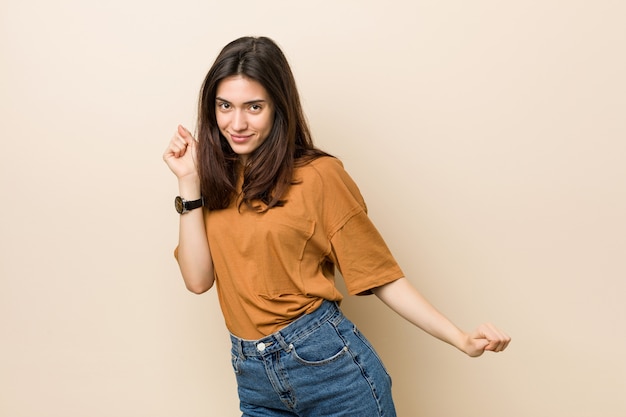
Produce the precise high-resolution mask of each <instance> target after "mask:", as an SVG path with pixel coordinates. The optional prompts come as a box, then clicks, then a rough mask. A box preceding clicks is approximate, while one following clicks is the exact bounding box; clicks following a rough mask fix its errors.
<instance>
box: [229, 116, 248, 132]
mask: <svg viewBox="0 0 626 417" xmlns="http://www.w3.org/2000/svg"><path fill="white" fill-rule="evenodd" d="M232 126H233V129H234V130H236V131H238V132H240V131H242V130H246V128H247V127H248V122H247V121H246V115H245V114H244V113H243V112H242V111H235V112H234V114H233V121H232Z"/></svg>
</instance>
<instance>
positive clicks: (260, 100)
mask: <svg viewBox="0 0 626 417" xmlns="http://www.w3.org/2000/svg"><path fill="white" fill-rule="evenodd" d="M215 101H223V102H224V103H228V104H233V103H231V102H230V101H228V100H226V99H224V98H222V97H215ZM266 102H267V100H265V99H262V98H257V99H254V100H249V101H246V102H244V103H243V104H257V103H266Z"/></svg>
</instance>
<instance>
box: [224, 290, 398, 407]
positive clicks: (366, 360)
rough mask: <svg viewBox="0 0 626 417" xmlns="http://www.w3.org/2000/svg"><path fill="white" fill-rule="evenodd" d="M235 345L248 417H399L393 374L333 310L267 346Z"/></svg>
mask: <svg viewBox="0 0 626 417" xmlns="http://www.w3.org/2000/svg"><path fill="white" fill-rule="evenodd" d="M231 340H232V364H233V369H234V371H235V375H236V377H237V386H238V393H239V400H240V407H241V411H242V412H243V417H272V416H298V417H321V416H324V417H340V416H343V417H381V416H385V417H395V416H396V412H395V408H394V405H393V399H392V398H391V378H390V377H389V374H388V373H387V371H386V370H385V368H384V366H383V364H382V362H381V361H380V358H379V357H378V355H377V354H376V352H375V351H374V349H373V348H372V346H371V345H370V343H369V342H368V341H367V339H366V338H365V337H364V336H363V335H362V334H361V333H360V332H359V330H358V329H357V328H356V326H355V325H354V324H353V323H352V322H350V321H349V320H348V319H347V318H346V317H345V316H344V315H343V313H342V312H341V310H340V309H339V307H338V306H337V304H336V303H333V302H329V301H325V302H324V303H323V304H322V306H321V307H319V308H318V309H317V310H316V311H314V312H313V313H311V314H306V315H304V316H302V317H300V318H298V319H297V320H296V321H294V322H293V323H291V324H290V325H288V326H287V327H285V328H284V329H282V330H280V331H278V332H276V333H274V334H272V335H269V336H267V337H264V338H262V339H259V340H255V341H252V340H243V339H240V338H238V337H235V336H232V335H231Z"/></svg>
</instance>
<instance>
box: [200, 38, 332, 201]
mask: <svg viewBox="0 0 626 417" xmlns="http://www.w3.org/2000/svg"><path fill="white" fill-rule="evenodd" d="M233 75H242V76H245V77H247V78H250V79H252V80H254V81H256V82H258V83H260V84H261V85H262V86H263V87H264V88H265V90H266V91H267V93H268V94H269V96H270V98H271V100H272V102H273V104H274V109H275V111H274V121H273V125H272V129H271V131H270V134H269V136H268V137H267V139H265V141H264V142H263V143H262V144H261V146H259V148H258V149H256V150H255V151H254V152H253V153H252V154H250V155H249V158H248V164H247V165H246V167H245V168H244V182H243V189H242V196H241V197H242V203H245V204H246V205H248V206H250V207H252V206H253V204H252V202H253V201H254V200H257V201H261V202H263V203H264V204H265V205H266V208H265V210H269V209H270V208H272V207H274V206H280V205H282V204H283V201H282V200H281V198H282V197H283V196H284V194H285V192H286V191H287V189H288V188H289V187H290V186H291V184H292V182H293V170H294V167H295V166H296V165H297V164H303V163H306V162H308V161H310V160H312V159H315V158H317V157H320V156H324V155H328V154H326V153H325V152H323V151H321V150H319V149H317V148H316V147H315V146H314V145H313V141H312V139H311V133H310V130H309V127H308V125H307V122H306V119H305V118H304V113H303V111H302V106H301V104H300V97H299V95H298V91H297V89H296V82H295V79H294V77H293V74H292V72H291V68H290V67H289V64H288V62H287V59H286V58H285V56H284V54H283V53H282V51H281V50H280V48H279V47H278V45H276V43H274V41H272V40H271V39H269V38H266V37H243V38H239V39H236V40H234V41H232V42H231V43H229V44H228V45H226V46H225V47H224V49H222V51H221V52H220V54H219V55H218V57H217V58H216V60H215V62H214V63H213V66H212V67H211V69H210V70H209V72H208V74H207V76H206V78H205V79H204V82H203V84H202V88H201V90H200V99H199V104H198V142H199V144H198V171H199V175H200V184H201V193H202V196H203V197H204V205H205V206H206V207H207V208H208V209H210V210H215V209H222V208H226V207H228V205H229V204H230V203H231V202H232V200H233V198H235V197H236V196H237V191H236V183H237V175H238V160H239V157H238V155H237V154H236V153H235V152H234V151H233V150H232V149H231V147H230V145H229V144H228V141H227V140H226V138H225V137H224V136H223V135H222V134H221V132H220V130H219V128H218V126H217V121H216V116H215V105H216V104H215V97H216V92H217V87H218V85H219V83H220V81H222V80H223V79H225V78H227V77H230V76H233Z"/></svg>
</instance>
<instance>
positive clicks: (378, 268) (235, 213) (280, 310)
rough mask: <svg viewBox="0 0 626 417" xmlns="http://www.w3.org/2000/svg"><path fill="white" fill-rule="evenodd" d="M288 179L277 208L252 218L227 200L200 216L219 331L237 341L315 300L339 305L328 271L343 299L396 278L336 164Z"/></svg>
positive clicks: (314, 165) (327, 160)
mask: <svg viewBox="0 0 626 417" xmlns="http://www.w3.org/2000/svg"><path fill="white" fill-rule="evenodd" d="M294 177H295V181H296V183H295V184H294V185H292V186H291V187H290V188H289V190H288V192H287V194H286V195H285V196H284V198H283V200H284V201H285V204H284V206H282V207H274V208H272V209H270V210H268V211H267V212H265V213H258V212H256V211H254V210H253V209H250V208H248V207H247V206H246V205H245V204H242V205H241V206H239V204H238V201H233V203H232V204H231V205H230V206H229V207H228V208H226V209H223V210H213V211H208V210H205V212H204V214H205V224H206V229H207V236H208V241H209V247H210V249H211V256H212V258H213V263H214V266H215V279H216V285H217V291H218V297H219V301H220V306H221V309H222V312H223V314H224V319H225V321H226V327H227V328H228V330H229V331H230V332H231V333H232V334H234V335H236V336H238V337H240V338H243V339H251V340H256V339H259V338H261V337H264V336H267V335H269V334H271V333H274V332H276V331H278V330H280V329H281V328H283V327H284V326H286V325H288V324H289V323H291V322H292V321H294V320H295V319H297V318H298V317H300V316H301V315H303V314H306V313H311V312H312V311H314V310H315V309H316V308H318V307H319V306H320V305H321V303H322V302H323V300H331V301H340V300H341V299H342V295H341V293H340V292H339V291H338V290H337V289H336V288H335V266H336V267H337V269H338V270H339V272H341V275H342V276H343V279H344V281H345V283H346V288H347V289H348V292H349V293H350V294H370V293H371V289H372V288H376V287H379V286H381V285H384V284H387V283H389V282H392V281H395V280H397V279H399V278H402V277H403V276H404V275H403V273H402V270H401V269H400V267H399V266H398V264H397V263H396V261H395V259H394V258H393V255H392V254H391V253H390V251H389V249H388V248H387V245H386V244H385V242H384V240H383V238H382V237H381V235H380V234H379V233H378V231H377V230H376V228H375V227H374V225H373V224H372V222H371V221H370V219H369V218H368V216H367V208H366V205H365V202H364V200H363V197H362V196H361V193H360V191H359V189H358V187H357V186H356V184H355V183H354V181H353V180H352V179H351V178H350V176H349V175H348V173H347V172H346V171H345V170H344V168H343V165H342V163H341V162H340V161H339V160H338V159H336V158H332V157H321V158H318V159H316V160H314V161H312V162H310V163H308V164H306V165H304V166H302V167H298V168H296V169H295V171H294Z"/></svg>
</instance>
